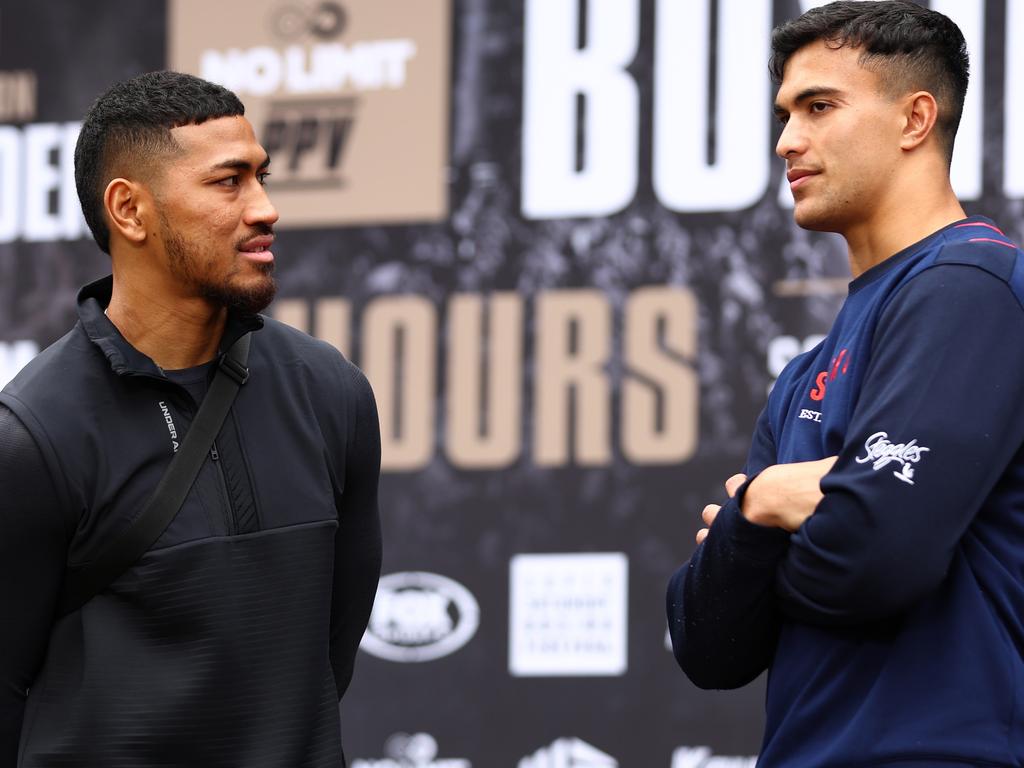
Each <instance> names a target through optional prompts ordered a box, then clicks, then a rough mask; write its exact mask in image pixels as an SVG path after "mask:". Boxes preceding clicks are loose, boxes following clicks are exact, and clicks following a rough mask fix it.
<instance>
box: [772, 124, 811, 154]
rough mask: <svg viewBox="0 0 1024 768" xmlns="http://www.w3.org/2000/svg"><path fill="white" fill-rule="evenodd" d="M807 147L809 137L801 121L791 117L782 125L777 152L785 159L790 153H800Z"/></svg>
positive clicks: (776, 147) (776, 146) (776, 145)
mask: <svg viewBox="0 0 1024 768" xmlns="http://www.w3.org/2000/svg"><path fill="white" fill-rule="evenodd" d="M806 148H807V139H806V137H805V136H804V133H803V131H802V130H801V129H800V126H799V123H798V121H796V120H793V119H792V118H790V119H789V120H787V121H786V123H785V125H783V126H782V133H781V134H780V135H779V140H778V142H776V144H775V154H777V155H778V156H779V157H781V158H782V159H783V160H785V159H786V158H787V157H789V156H790V155H800V154H803V152H804V151H805V150H806Z"/></svg>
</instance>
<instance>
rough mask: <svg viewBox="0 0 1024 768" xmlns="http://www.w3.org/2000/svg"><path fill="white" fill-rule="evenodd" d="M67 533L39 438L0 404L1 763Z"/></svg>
mask: <svg viewBox="0 0 1024 768" xmlns="http://www.w3.org/2000/svg"><path fill="white" fill-rule="evenodd" d="M67 538H68V532H67V531H66V530H65V526H64V519H63V517H62V509H61V505H60V502H59V500H58V497H57V494H56V492H55V491H54V487H53V480H52V478H51V477H50V473H49V472H48V470H47V468H46V464H45V462H44V461H43V458H42V456H41V455H40V453H39V449H38V448H37V447H36V444H35V441H33V439H32V436H31V435H30V434H29V432H28V430H26V429H25V427H24V425H22V423H21V422H20V421H19V420H18V419H17V417H15V415H14V414H13V413H11V411H10V410H9V409H7V408H5V407H4V406H3V405H0V584H2V585H3V588H2V589H0V627H2V629H0V766H13V765H15V763H16V760H17V757H18V739H19V736H20V733H21V723H22V716H23V713H24V710H25V700H26V697H27V695H28V689H29V687H30V686H31V685H32V681H33V679H34V678H35V676H36V673H37V672H38V670H39V667H40V665H41V664H42V661H43V654H44V652H45V651H46V637H47V635H48V634H49V631H50V624H51V622H52V621H53V613H54V609H55V605H56V601H57V595H58V592H59V591H60V585H61V582H62V580H63V575H64V559H65V557H66V554H67Z"/></svg>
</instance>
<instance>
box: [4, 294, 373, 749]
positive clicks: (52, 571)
mask: <svg viewBox="0 0 1024 768" xmlns="http://www.w3.org/2000/svg"><path fill="white" fill-rule="evenodd" d="M109 292H110V279H109V278H107V279H105V280H103V281H100V282H98V283H95V284H93V285H90V286H86V288H84V289H83V290H82V292H81V294H80V296H79V318H80V320H79V323H78V325H76V327H75V328H74V329H72V330H71V331H70V332H69V333H68V334H67V335H66V336H64V337H63V338H62V339H60V340H59V341H58V342H56V343H55V344H53V345H52V346H50V347H49V348H47V349H46V350H44V351H43V352H42V353H41V354H40V355H39V356H37V357H36V358H35V359H34V360H33V361H32V362H30V363H29V364H28V365H27V366H26V367H25V368H24V369H23V370H22V371H21V373H19V374H18V376H16V377H15V379H14V380H13V381H11V382H10V383H9V384H8V385H7V386H6V387H5V388H4V390H3V392H0V404H2V405H3V406H4V407H5V408H6V409H9V410H5V411H4V413H5V414H6V420H5V421H4V422H3V423H2V424H0V438H2V442H3V444H4V445H5V446H10V445H18V446H19V448H18V449H17V450H15V449H13V448H8V449H7V450H6V451H4V452H3V454H2V455H3V457H4V461H3V462H0V464H3V466H0V484H2V485H0V489H2V491H3V504H4V506H3V507H2V514H0V547H2V548H3V549H2V550H0V555H3V557H0V560H2V561H3V562H0V569H2V570H0V584H3V587H4V588H3V589H2V590H0V595H2V597H0V607H2V610H3V624H2V626H0V637H2V639H0V643H2V645H0V650H2V651H3V653H2V656H0V665H2V667H0V668H2V673H3V681H4V690H3V692H2V696H3V699H2V703H0V706H2V707H3V710H2V714H3V715H4V717H3V725H2V726H0V727H2V728H3V731H2V738H3V739H4V741H3V742H2V743H0V750H2V751H0V768H7V766H15V765H18V766H51V765H61V766H74V765H82V766H85V765H89V766H99V765H102V766H129V765H130V766H133V767H135V768H145V767H146V766H156V765H161V766H167V765H176V766H196V765H203V766H222V765H223V766H228V765H232V766H234V765H246V766H264V765H265V766H271V765H274V766H280V765H288V766H320V765H332V766H336V765H339V764H343V760H344V757H343V754H342V752H341V746H340V728H339V722H338V710H337V701H338V698H339V697H340V696H341V694H342V693H343V692H344V690H345V688H346V687H347V686H348V683H349V680H350V679H351V675H352V667H353V662H354V657H355V654H356V650H357V648H358V645H359V641H360V638H361V637H362V633H363V631H364V629H365V627H366V623H367V620H368V618H369V614H370V609H371V607H372V604H373V598H374V594H375V591H376V583H377V578H378V576H379V573H380V561H381V544H380V522H379V517H378V510H377V482H378V474H379V466H380V442H379V432H378V430H379V426H378V423H377V413H376V406H375V404H374V400H373V393H372V391H371V390H370V387H369V384H368V383H367V381H366V378H365V376H363V374H362V372H361V371H359V369H358V368H356V367H355V366H353V365H352V364H351V363H349V362H348V361H347V360H345V359H344V357H342V355H341V354H340V353H339V352H338V351H337V350H336V349H334V348H333V347H331V346H330V345H328V344H326V343H324V342H321V341H318V340H316V339H313V338H310V337H309V336H306V335H305V334H302V333H300V332H298V331H296V330H294V329H292V328H289V327H287V326H285V325H283V324H281V323H277V322H275V321H273V320H269V319H265V318H261V317H258V316H230V317H229V321H228V325H227V328H226V329H225V333H224V338H223V339H222V342H221V347H222V349H223V348H224V347H225V346H227V345H228V344H229V343H231V342H232V341H233V340H234V339H237V338H238V336H240V335H241V334H242V333H244V332H246V331H252V330H256V331H257V332H256V333H254V334H253V343H252V350H251V352H250V356H249V369H250V371H251V377H250V379H249V381H248V382H247V383H246V384H245V386H243V387H242V388H241V389H240V390H239V393H238V396H237V397H236V399H235V402H234V404H233V407H232V412H231V413H230V414H229V416H228V418H227V420H226V421H225V424H224V426H223V427H222V429H221V432H220V434H219V435H218V439H217V441H216V446H217V451H216V452H214V451H212V450H211V452H210V454H211V455H209V456H208V457H207V459H206V461H205V462H204V464H203V466H202V468H201V470H200V472H199V476H198V477H197V479H196V482H195V484H194V485H193V486H192V489H191V491H190V493H189V494H188V496H187V497H186V499H185V502H184V503H183V504H182V506H181V509H180V510H179V512H178V514H177V516H176V517H175V518H174V519H173V520H172V521H171V523H170V524H169V525H168V526H167V529H166V530H165V531H164V533H163V534H162V535H161V536H160V538H159V539H158V540H157V541H156V543H155V544H154V545H153V546H152V547H151V548H150V550H149V552H147V553H146V555H144V556H143V558H142V560H140V561H139V563H138V564H137V565H136V566H135V567H133V568H131V569H129V571H127V572H125V573H124V574H123V576H122V577H120V578H119V579H118V580H117V581H115V582H114V584H112V585H111V587H110V588H109V589H108V590H106V591H104V592H103V593H101V594H100V595H99V596H98V597H96V598H94V599H93V600H91V601H90V602H89V603H87V604H86V605H85V606H84V607H83V608H82V609H81V610H79V611H76V612H74V613H71V614H69V615H67V616H65V617H63V618H61V619H60V620H59V621H57V622H56V623H54V616H53V609H54V601H55V598H56V595H57V592H58V589H59V585H60V583H61V578H62V577H63V574H64V573H65V570H66V569H68V568H75V567H77V566H79V565H81V564H83V563H88V562H89V561H90V559H91V558H93V557H95V556H96V554H97V553H98V552H99V551H101V549H102V544H103V542H104V541H107V540H109V539H111V538H112V537H116V536H117V535H118V533H119V532H120V531H122V530H124V528H125V527H126V526H128V525H129V524H130V523H131V521H132V520H133V519H134V518H135V517H136V516H137V515H138V513H139V512H140V511H141V509H142V507H143V506H144V504H145V502H146V500H147V499H148V498H149V496H150V495H151V494H152V491H153V489H154V488H155V486H156V483H157V482H159V480H160V477H161V476H162V475H163V472H164V471H165V469H166V467H167V466H168V464H169V463H170V461H171V458H172V457H173V456H174V452H175V450H176V447H177V446H178V445H180V442H181V440H182V439H183V437H184V436H185V435H186V434H187V432H188V430H189V428H190V426H191V423H192V420H193V419H194V417H195V413H196V399H195V398H194V397H193V395H192V394H190V393H189V391H188V388H187V387H185V386H182V384H180V383H176V382H175V381H174V380H173V378H174V375H175V374H174V373H173V372H172V374H171V375H170V376H168V375H166V374H165V373H164V372H163V371H162V370H160V369H159V368H158V367H157V366H156V365H155V364H154V363H153V361H152V360H150V359H149V358H147V357H145V356H144V355H141V354H140V353H138V351H136V350H134V349H133V348H132V347H131V345H129V344H128V343H127V341H126V340H125V339H124V338H123V337H122V336H121V335H120V333H118V331H117V329H116V327H114V326H113V324H112V323H110V321H109V319H108V318H106V317H105V316H104V314H103V309H104V307H105V305H106V301H107V300H108V299H109ZM199 394H201V392H200V393H199ZM18 425H20V426H21V429H20V430H17V429H16V427H17V426H18ZM9 435H10V436H9ZM18 435H20V438H18ZM16 438H17V439H18V440H19V442H17V443H15V442H14V441H15V439H16ZM33 445H34V447H35V450H34V451H33V450H30V449H29V448H31V447H32V446H33ZM26 446H28V447H29V448H26ZM214 453H216V456H214V455H213V454H214ZM12 531H13V532H14V533H15V534H16V535H11V532H12ZM9 585H13V586H14V588H13V589H11V588H9ZM44 654H45V656H44ZM26 693H27V700H26ZM22 711H24V712H25V715H24V720H23V723H22V715H21V713H22ZM8 715H9V716H8ZM19 739H20V757H15V751H16V750H17V749H18V746H17V745H18V742H19Z"/></svg>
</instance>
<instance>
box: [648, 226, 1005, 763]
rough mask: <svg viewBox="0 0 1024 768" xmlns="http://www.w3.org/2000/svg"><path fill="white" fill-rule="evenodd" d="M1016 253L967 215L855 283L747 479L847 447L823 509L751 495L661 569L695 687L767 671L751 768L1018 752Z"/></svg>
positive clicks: (761, 432)
mask: <svg viewBox="0 0 1024 768" xmlns="http://www.w3.org/2000/svg"><path fill="white" fill-rule="evenodd" d="M1022 264H1024V254H1022V253H1021V251H1020V250H1019V249H1017V248H1016V247H1015V246H1013V245H1012V244H1011V243H1010V242H1009V241H1008V240H1007V239H1006V237H1005V236H1003V235H1002V233H1000V232H999V231H998V230H997V229H996V228H995V226H994V225H993V224H992V222H990V221H989V220H987V219H984V218H981V217H974V218H971V219H968V220H965V221H962V222H958V223H956V224H954V225H950V226H949V227H947V228H945V229H943V230H941V231H939V232H937V233H935V234H934V235H932V236H930V237H928V238H926V239H925V240H924V241H922V242H920V243H918V244H916V245H914V246H912V247H910V248H908V249H906V250H905V251H903V252H901V253H899V254H897V255H895V256H894V257H892V258H890V259H888V260H886V261H885V262H883V263H882V264H880V265H878V266H876V267H875V268H873V269H871V270H869V271H867V272H865V273H864V274H862V275H860V276H859V277H858V278H857V279H856V280H854V281H853V282H852V283H851V284H850V292H849V296H848V298H847V300H846V302H845V304H844V306H843V308H842V310H841V311H840V313H839V316H838V317H837V319H836V322H835V324H834V326H833V328H832V330H831V331H830V333H829V334H828V336H827V337H826V338H825V340H824V341H823V342H822V343H821V344H820V345H819V346H818V347H816V348H815V349H813V350H811V351H810V352H808V353H806V354H804V355H801V356H800V357H798V358H796V359H795V360H793V361H792V362H791V363H790V364H789V365H788V366H787V367H786V369H785V370H784V371H783V373H782V375H781V376H780V378H779V380H778V382H777V383H776V385H775V387H774V389H773V391H772V393H771V395H770V397H769V402H768V405H767V407H766V408H765V410H764V412H763V413H762V415H761V417H760V419H759V421H758V424H757V427H756V430H755V435H754V439H753V441H752V445H751V450H750V454H749V457H748V461H747V465H746V467H745V469H744V471H745V472H746V474H748V476H750V477H751V478H754V477H756V475H757V474H758V473H759V472H760V471H762V470H763V469H764V468H765V467H767V466H769V465H772V464H778V463H789V462H797V461H808V460H815V459H821V458H825V457H827V456H832V455H838V460H837V462H836V464H835V466H834V467H833V469H832V470H831V471H830V472H829V473H828V474H827V475H826V476H825V477H824V478H823V479H822V482H821V488H822V491H823V492H824V499H823V500H822V501H821V503H820V504H819V505H818V506H817V508H816V509H815V512H814V514H813V515H812V516H811V517H810V518H808V519H807V520H806V521H805V522H804V524H803V525H802V526H801V527H800V528H799V529H798V530H797V531H795V532H794V533H793V534H789V533H786V532H784V531H782V530H779V529H773V528H765V527H761V526H757V525H754V524H752V523H750V522H748V521H747V520H746V519H745V518H744V517H743V515H742V512H741V508H742V506H741V505H742V500H743V494H744V493H745V490H746V486H745V487H744V488H741V490H740V492H739V493H738V494H737V496H736V498H735V499H732V500H729V501H728V502H726V503H725V504H724V506H723V508H722V510H721V512H720V513H719V516H718V518H717V519H716V521H715V523H714V524H713V525H712V527H711V530H710V533H709V535H708V537H707V539H706V540H705V542H704V543H703V544H702V545H700V546H698V548H697V550H696V551H695V552H694V554H693V556H692V557H691V559H690V560H689V562H688V563H686V564H685V565H684V566H683V567H682V568H680V569H679V570H678V571H677V572H676V573H675V575H674V576H673V577H672V580H671V582H670V584H669V590H668V595H667V608H668V618H669V626H670V632H671V636H672V641H673V648H674V651H675V655H676V658H677V660H678V661H679V663H680V665H681V666H682V668H683V669H684V670H685V671H686V672H687V674H688V675H689V676H690V677H691V679H692V680H693V681H694V682H695V683H696V684H697V685H699V686H701V687H705V688H732V687H737V686H740V685H743V684H745V683H747V682H749V681H750V680H752V679H753V678H755V677H756V676H757V675H759V674H760V673H761V672H762V671H764V670H765V669H768V670H769V681H768V698H767V723H766V731H765V737H764V743H763V748H762V752H761V757H760V762H759V766H767V767H769V768H770V767H772V766H808V765H815V766H861V765H863V766H887V765H901V766H906V765H915V764H936V765H975V766H985V765H989V766H1017V765H1021V764H1022V762H1024V714H1022V707H1021V705H1020V704H1019V703H1018V699H1019V698H1020V695H1021V693H1022V692H1024V662H1022V657H1024V449H1022V446H1024V408H1021V407H1020V404H1021V398H1022V396H1024V365H1021V363H1020V355H1021V350H1024V306H1022V300H1024V296H1022V293H1021V286H1022V282H1021V281H1020V279H1019V278H1020V275H1021V274H1022V273H1021V270H1022ZM749 482H750V481H748V485H749Z"/></svg>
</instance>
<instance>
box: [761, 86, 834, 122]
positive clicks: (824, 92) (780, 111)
mask: <svg viewBox="0 0 1024 768" xmlns="http://www.w3.org/2000/svg"><path fill="white" fill-rule="evenodd" d="M841 93H842V91H840V90H839V89H838V88H831V87H829V86H824V85H817V86H811V87H810V88H804V89H803V90H802V91H800V93H798V94H797V95H796V96H794V97H793V106H794V107H799V106H800V105H801V104H803V103H804V102H807V101H810V100H811V99H818V98H821V97H822V96H838V95H840V94H841ZM772 111H773V112H774V113H775V114H776V115H785V114H787V113H788V112H789V110H788V109H786V108H785V107H783V106H782V105H781V104H779V102H775V104H774V105H773V106H772Z"/></svg>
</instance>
